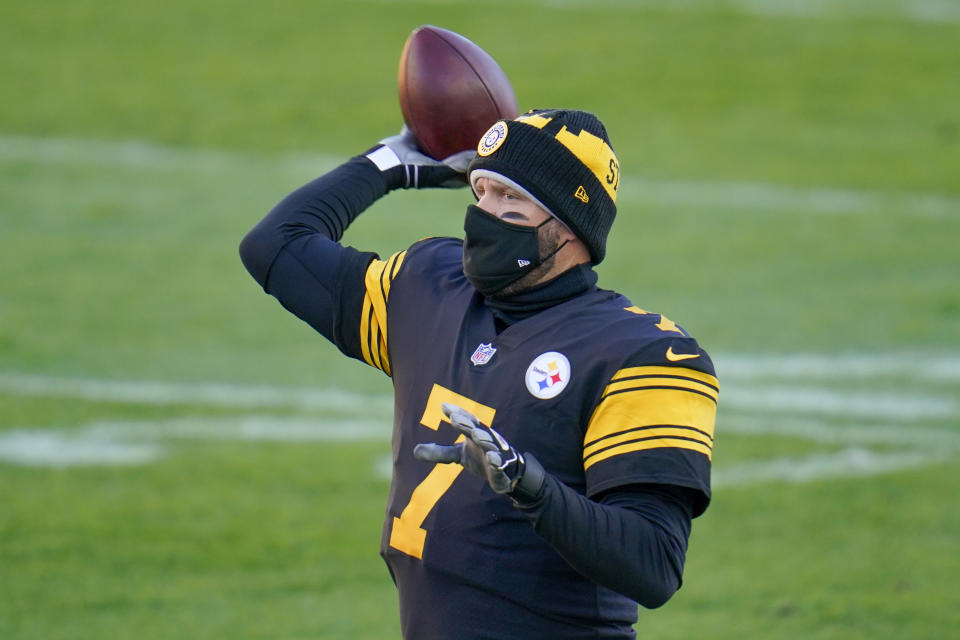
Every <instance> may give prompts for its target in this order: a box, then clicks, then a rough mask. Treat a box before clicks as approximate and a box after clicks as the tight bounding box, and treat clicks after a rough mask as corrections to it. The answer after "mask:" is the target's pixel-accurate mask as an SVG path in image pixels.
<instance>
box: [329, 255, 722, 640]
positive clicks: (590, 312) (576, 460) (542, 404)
mask: <svg viewBox="0 0 960 640" xmlns="http://www.w3.org/2000/svg"><path fill="white" fill-rule="evenodd" d="M461 259H462V244H461V241H459V240H455V239H452V238H437V239H428V240H425V241H421V242H419V243H417V244H415V245H413V246H412V247H411V248H410V249H408V250H407V251H404V252H400V253H397V254H394V255H393V256H391V257H390V258H389V259H387V260H385V261H381V260H373V262H371V263H370V264H369V266H368V268H367V271H366V277H365V281H364V298H363V303H362V313H361V314H360V318H359V323H358V327H357V329H356V330H342V331H341V332H340V335H341V336H349V338H345V337H342V338H341V339H340V340H339V341H338V346H339V347H340V348H341V349H342V350H343V351H344V352H345V353H347V354H348V355H351V356H353V357H356V358H359V359H362V360H363V361H365V362H367V363H368V364H370V365H372V366H375V367H377V368H379V369H381V370H383V371H384V372H385V373H387V374H388V375H391V376H392V378H393V383H394V388H395V417H394V431H393V482H392V485H391V488H390V495H389V500H388V504H387V513H386V519H385V522H384V527H383V537H382V541H381V554H382V555H383V557H384V559H385V560H386V563H387V565H388V566H389V568H390V572H391V574H392V576H393V579H394V581H395V582H396V584H397V587H398V590H399V595H400V603H401V606H400V611H401V618H402V620H401V624H402V627H403V632H404V636H405V637H409V638H418V637H450V638H501V637H510V636H512V637H517V634H520V636H521V637H529V638H605V637H610V638H629V637H633V631H632V624H633V623H634V622H636V619H637V605H636V603H635V602H633V601H632V600H630V599H628V598H626V597H625V596H622V595H620V594H618V593H615V592H613V591H611V590H609V589H606V588H604V587H602V586H599V585H597V584H595V583H593V582H591V581H590V580H587V579H586V578H584V577H582V576H581V575H580V574H579V573H577V572H576V571H574V570H573V569H572V568H570V566H569V565H568V564H567V563H566V562H565V561H564V560H563V558H561V557H560V556H559V555H558V554H557V553H556V552H555V551H554V550H553V549H552V548H551V547H550V546H549V545H548V544H547V543H546V542H545V541H544V540H543V539H542V538H540V537H539V536H538V535H537V534H536V533H535V531H534V530H533V528H532V527H531V526H530V523H529V522H528V521H526V520H525V519H524V518H523V517H522V515H521V514H519V513H518V512H517V510H516V509H514V508H513V507H512V505H511V503H510V501H509V500H505V499H504V498H503V496H500V495H497V494H495V493H494V492H493V491H492V490H491V489H490V488H489V487H488V486H487V485H486V483H485V482H483V481H482V480H480V479H479V478H477V477H474V476H472V475H471V474H469V473H463V468H462V467H461V466H460V465H457V464H434V463H427V462H423V461H420V460H417V459H416V458H415V457H414V456H413V448H414V446H416V445H417V444H418V443H425V442H440V443H452V442H453V441H454V438H455V437H456V433H455V431H454V430H453V429H452V428H450V426H449V425H446V424H444V421H445V418H444V416H443V413H442V412H441V409H440V407H441V405H442V404H443V403H444V402H451V403H454V404H456V405H458V406H460V407H462V408H464V409H466V410H467V411H470V412H471V413H473V414H474V415H475V416H477V417H478V418H479V419H480V420H481V421H483V422H484V423H485V424H488V425H490V426H493V427H495V428H496V429H497V431H499V432H500V433H501V434H503V435H504V437H505V438H506V439H507V440H508V441H509V442H510V443H511V444H512V445H513V446H515V447H516V448H517V449H518V450H520V451H524V452H530V453H533V454H534V455H535V456H536V458H537V459H538V460H539V461H540V462H541V463H542V465H543V466H544V468H545V469H546V470H547V471H548V472H549V473H551V474H552V475H553V476H555V477H556V478H557V479H559V480H560V481H562V482H563V483H565V484H566V485H568V486H569V487H571V488H573V489H574V490H576V491H577V492H580V493H581V494H584V495H586V496H589V497H595V496H598V495H599V494H601V493H602V492H604V491H607V490H610V489H612V488H615V487H620V486H625V485H634V484H640V483H657V484H665V485H675V486H680V487H685V488H688V489H692V490H694V491H695V492H696V493H697V495H698V496H699V500H698V503H697V504H696V506H695V510H694V515H699V514H700V513H702V511H703V510H704V509H705V508H706V505H707V503H708V502H709V497H710V459H711V452H712V446H713V428H714V420H715V414H716V403H717V394H718V386H717V380H716V378H715V377H714V376H715V374H714V370H713V365H712V363H711V361H710V359H709V356H708V355H707V354H706V353H705V352H704V351H703V350H702V349H700V347H699V346H698V345H697V343H696V341H695V340H694V339H693V338H691V337H690V336H688V335H687V333H686V332H685V331H684V330H683V329H682V328H681V327H679V326H678V325H676V324H675V323H673V322H671V321H670V320H668V319H667V318H666V317H664V316H662V315H659V314H655V313H648V312H646V311H644V310H642V309H639V308H638V307H636V306H634V305H633V304H632V303H631V302H630V301H629V300H628V299H627V298H625V297H623V296H621V295H619V294H617V293H614V292H611V291H606V290H602V289H597V288H591V289H589V290H588V291H587V292H585V293H583V294H582V295H579V296H576V297H574V298H573V299H571V300H568V301H567V302H564V303H561V304H559V305H556V306H553V307H550V308H548V309H546V310H544V311H541V312H539V313H536V314H534V315H532V316H530V317H528V318H525V319H523V320H521V321H519V322H516V323H514V324H512V325H510V326H509V327H507V328H506V329H505V330H503V331H501V332H500V333H497V331H496V327H495V324H494V317H493V313H492V312H491V310H490V309H489V308H488V307H487V306H486V305H485V304H484V303H483V299H482V297H481V296H480V295H479V294H478V293H477V292H476V291H475V289H474V288H473V287H472V286H471V285H470V283H469V282H468V281H467V280H466V278H465V276H464V275H463V271H462V264H461ZM465 602H469V603H470V606H469V607H464V606H463V603H465ZM484 610H495V611H497V613H498V615H496V616H486V617H482V616H481V617H477V616H476V615H475V613H476V612H477V611H484ZM507 621H509V626H506V625H507ZM491 625H493V626H491ZM497 625H503V626H502V627H498V626H497Z"/></svg>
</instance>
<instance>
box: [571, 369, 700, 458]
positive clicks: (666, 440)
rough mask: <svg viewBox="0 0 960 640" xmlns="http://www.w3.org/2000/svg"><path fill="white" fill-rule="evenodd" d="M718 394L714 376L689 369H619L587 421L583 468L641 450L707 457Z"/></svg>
mask: <svg viewBox="0 0 960 640" xmlns="http://www.w3.org/2000/svg"><path fill="white" fill-rule="evenodd" d="M718 393H719V388H718V385H717V379H716V378H715V377H713V376H711V375H709V374H706V373H702V372H700V371H694V370H693V369H686V368H682V367H657V366H651V367H632V368H629V369H621V370H620V371H619V372H617V374H616V375H615V376H614V377H613V380H612V381H611V382H610V384H609V385H607V388H606V389H604V392H603V395H602V396H601V399H600V403H599V404H598V405H597V407H596V409H594V412H593V415H592V416H591V417H590V422H589V424H588V425H587V433H586V436H584V441H583V445H584V449H583V463H584V469H588V468H589V467H590V466H591V465H593V464H596V463H597V462H600V461H601V460H606V459H607V458H612V457H614V456H618V455H622V454H624V453H630V452H634V451H642V450H646V449H660V448H678V449H688V450H691V451H698V452H700V453H702V454H704V455H706V456H707V457H708V458H711V457H712V454H713V432H714V425H715V422H716V414H717V395H718Z"/></svg>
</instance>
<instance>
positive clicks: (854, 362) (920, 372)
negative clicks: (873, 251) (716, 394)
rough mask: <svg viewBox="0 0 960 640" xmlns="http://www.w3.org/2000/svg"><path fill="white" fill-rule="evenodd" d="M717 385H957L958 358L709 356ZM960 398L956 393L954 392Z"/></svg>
mask: <svg viewBox="0 0 960 640" xmlns="http://www.w3.org/2000/svg"><path fill="white" fill-rule="evenodd" d="M713 361H714V364H715V365H716V367H717V373H718V374H719V376H720V380H721V382H722V381H724V380H728V379H735V380H751V379H756V380H770V379H775V380H783V379H797V378H813V379H816V380H821V381H822V380H824V379H826V380H830V381H841V380H845V379H867V378H881V379H882V378H888V379H904V378H908V379H912V380H918V381H923V382H941V383H952V382H960V355H951V354H946V355H943V354H939V355H938V354H933V353H929V352H923V351H912V352H904V353H900V354H896V353H879V354H835V355H828V354H818V353H787V354H782V355H770V354H755V355H750V354H728V353H718V354H714V355H713ZM957 395H958V396H960V392H958V393H957Z"/></svg>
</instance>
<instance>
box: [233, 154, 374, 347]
mask: <svg viewBox="0 0 960 640" xmlns="http://www.w3.org/2000/svg"><path fill="white" fill-rule="evenodd" d="M389 187H390V185H388V183H387V180H386V178H385V177H384V175H383V174H382V173H381V172H380V171H379V170H378V169H377V168H376V166H374V164H373V163H372V162H370V161H369V160H367V159H366V158H365V157H363V156H357V157H355V158H353V159H352V160H350V161H349V162H347V163H345V164H343V165H341V166H340V167H338V168H337V169H334V170H333V171H331V172H329V173H327V174H325V175H323V176H321V177H319V178H317V179H316V180H313V181H312V182H309V183H307V184H306V185H304V186H302V187H300V188H299V189H297V190H296V191H294V192H292V193H291V194H289V195H288V196H287V197H285V198H284V199H283V200H281V201H280V202H279V203H278V204H277V205H276V206H275V207H274V208H273V209H272V210H271V211H270V213H268V214H267V215H266V217H264V218H263V219H262V220H261V221H260V222H259V223H258V224H257V225H256V226H255V227H254V228H253V229H251V230H250V231H249V232H248V233H247V235H246V236H245V237H244V238H243V241H242V242H241V243H240V257H241V259H242V260H243V264H244V266H245V267H246V268H247V271H249V272H250V275H252V276H253V278H254V279H255V280H256V281H257V282H258V283H259V284H260V286H262V287H263V289H264V291H266V292H267V293H269V294H270V295H272V296H274V297H276V298H277V299H278V300H279V301H280V303H281V304H283V306H284V307H285V308H287V309H288V310H289V311H291V312H292V313H293V314H294V315H296V316H297V317H299V318H300V319H301V320H304V321H305V322H307V323H308V324H309V325H310V326H312V327H313V328H314V329H316V330H317V331H319V332H320V333H321V334H323V335H324V336H326V337H327V338H329V339H331V340H333V341H334V343H336V344H338V345H339V344H341V341H340V340H338V339H337V337H338V336H336V335H335V334H336V332H337V327H338V326H339V325H340V322H338V318H337V317H336V313H337V309H341V310H343V311H352V310H351V309H346V308H345V307H350V306H351V305H343V304H340V303H341V299H342V297H343V296H344V295H351V293H352V292H356V291H358V290H359V291H362V288H359V289H358V287H356V286H353V287H344V286H343V284H344V283H345V282H351V281H357V280H358V278H359V279H360V280H362V274H363V272H364V269H365V268H366V265H367V264H369V262H370V260H371V259H373V257H375V254H372V253H363V252H359V251H356V250H355V249H352V248H350V247H344V246H342V245H340V244H339V243H338V241H339V240H340V238H341V236H342V235H343V232H344V230H345V229H346V228H347V226H348V225H349V224H350V223H351V222H352V221H353V220H354V219H355V218H356V217H357V216H358V215H359V214H360V213H361V212H363V211H364V210H365V209H367V208H368V207H370V205H372V204H373V203H374V202H375V201H376V200H377V199H379V198H380V197H382V196H383V195H384V194H386V193H387V191H388V190H389ZM347 324H348V325H349V324H350V323H347Z"/></svg>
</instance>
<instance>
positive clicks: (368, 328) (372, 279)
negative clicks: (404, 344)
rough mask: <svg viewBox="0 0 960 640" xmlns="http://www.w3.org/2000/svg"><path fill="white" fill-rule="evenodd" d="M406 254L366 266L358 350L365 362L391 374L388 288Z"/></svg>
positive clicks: (376, 261)
mask: <svg viewBox="0 0 960 640" xmlns="http://www.w3.org/2000/svg"><path fill="white" fill-rule="evenodd" d="M406 253H407V252H406V251H400V252H398V253H395V254H393V255H392V256H390V257H389V258H388V259H387V260H386V261H384V260H374V261H372V262H371V263H370V266H368V267H367V273H366V275H365V277H364V281H363V285H364V289H365V293H364V296H363V306H362V309H361V313H360V350H361V354H362V355H363V359H364V361H365V362H366V363H367V364H369V365H370V366H372V367H376V368H378V369H380V370H381V371H383V372H384V373H386V374H387V375H390V362H389V359H388V358H387V300H388V299H389V297H390V285H391V284H392V282H393V279H394V278H395V277H396V275H397V272H398V271H399V270H400V265H401V264H403V258H404V256H405V255H406Z"/></svg>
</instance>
